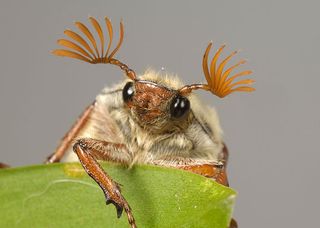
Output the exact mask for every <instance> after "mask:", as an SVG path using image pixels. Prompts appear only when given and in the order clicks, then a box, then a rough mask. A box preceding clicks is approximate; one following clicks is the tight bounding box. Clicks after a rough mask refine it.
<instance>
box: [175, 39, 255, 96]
mask: <svg viewBox="0 0 320 228" xmlns="http://www.w3.org/2000/svg"><path fill="white" fill-rule="evenodd" d="M211 47H212V42H210V43H209V45H208V46H207V49H206V51H205V53H204V55H203V60H202V68H203V73H204V75H205V77H206V80H207V83H208V84H192V85H186V86H184V87H182V88H181V89H180V90H179V92H180V94H182V95H188V94H190V93H191V92H192V91H193V90H197V89H204V90H207V91H210V92H211V93H213V94H214V95H216V96H218V97H220V98H223V97H225V96H227V95H229V94H231V93H233V92H236V91H242V92H252V91H254V90H255V89H254V88H252V87H250V86H246V85H251V84H252V83H253V82H254V80H252V79H245V80H240V81H238V82H235V83H232V82H233V81H234V79H236V78H238V77H240V76H244V75H248V74H251V73H252V71H250V70H247V71H242V72H240V73H237V74H235V75H233V76H231V77H229V78H228V76H229V75H230V73H231V71H232V70H234V69H235V68H236V67H238V66H240V65H242V64H244V63H246V61H245V60H241V61H240V62H238V63H237V64H235V65H233V66H231V67H230V68H228V69H227V70H226V71H223V68H224V66H225V65H226V64H227V62H228V61H229V60H230V59H231V58H232V57H233V56H234V55H235V54H237V51H234V52H232V53H231V54H230V55H229V56H228V57H226V58H225V59H224V60H223V61H221V63H220V64H218V66H216V65H217V60H218V58H219V56H220V54H221V52H222V50H223V49H224V48H225V45H222V46H221V47H220V48H219V49H218V50H217V52H216V54H215V55H214V56H213V58H212V60H211V63H210V68H209V66H208V56H209V52H210V49H211ZM237 85H245V86H238V87H235V86H237Z"/></svg>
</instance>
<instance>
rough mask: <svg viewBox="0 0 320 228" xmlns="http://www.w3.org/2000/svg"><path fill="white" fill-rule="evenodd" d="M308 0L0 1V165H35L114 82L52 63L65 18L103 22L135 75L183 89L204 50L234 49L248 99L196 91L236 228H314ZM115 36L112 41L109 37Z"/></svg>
mask: <svg viewBox="0 0 320 228" xmlns="http://www.w3.org/2000/svg"><path fill="white" fill-rule="evenodd" d="M319 6H320V5H319V3H317V1H314V2H313V1H289V0H287V1H275V0H269V1H257V0H255V1H249V0H246V1H226V0H223V1H198V2H196V1H192V2H191V1H180V2H173V1H158V2H148V1H130V2H129V1H128V2H123V1H113V2H111V1H106V0H104V1H61V0H59V1H9V0H8V1H3V0H2V1H1V2H0V29H1V30H0V35H1V36H0V40H1V42H0V69H1V76H0V105H1V109H0V110H1V111H0V117H1V118H0V126H1V129H0V143H1V156H0V160H1V161H2V162H6V163H9V164H11V165H14V166H21V165H30V164H35V163H41V162H42V161H43V160H44V159H45V157H46V156H47V155H48V154H49V153H51V152H52V151H53V150H54V149H55V147H56V145H57V143H58V141H59V139H60V138H61V137H62V136H63V134H64V133H65V132H66V131H67V130H68V128H69V127H70V125H71V124H72V123H73V121H74V120H75V119H76V118H77V116H78V115H79V113H80V112H81V111H82V110H83V109H84V107H85V106H86V105H88V104H89V103H90V102H91V101H93V99H94V97H95V95H96V94H97V93H98V92H99V91H100V90H101V89H102V88H103V87H104V86H105V85H111V84H114V83H115V82H117V81H119V80H120V79H121V78H122V76H121V72H120V71H119V70H118V69H117V68H116V67H111V66H106V65H89V64H85V63H81V62H78V61H72V60H69V59H62V58H58V57H55V56H53V55H51V54H50V53H49V51H50V50H52V49H54V48H56V47H57V45H56V43H55V42H56V40H57V39H58V38H62V37H63V30H64V29H65V28H72V29H75V27H74V25H73V24H72V22H73V21H75V20H80V21H82V22H87V17H88V16H89V15H90V16H95V17H97V18H98V19H99V20H100V21H101V20H102V18H103V17H104V16H106V15H107V16H109V17H110V18H111V19H112V21H113V23H114V25H115V29H116V30H117V31H118V23H119V21H120V19H121V18H122V19H123V21H124V23H125V32H126V35H125V41H124V45H123V46H122V48H121V50H120V52H119V54H118V55H117V56H118V57H119V59H121V60H123V61H124V62H126V63H128V64H129V65H130V66H131V67H132V68H133V69H135V70H136V72H138V73H142V72H143V71H144V70H145V69H146V68H148V67H152V68H154V69H156V70H160V69H161V67H165V69H166V71H168V72H173V73H177V74H179V75H180V76H181V78H182V79H183V80H184V81H185V82H186V83H193V82H200V81H202V80H204V77H203V74H202V70H201V58H202V54H203V52H204V50H205V47H206V45H207V43H208V41H210V40H213V41H214V43H215V44H216V46H215V47H217V45H220V44H222V43H227V44H228V48H227V52H225V53H229V52H230V51H232V50H234V49H239V48H240V49H242V50H243V51H242V52H241V53H240V54H239V55H238V56H237V57H236V58H235V59H234V60H233V63H235V62H236V61H237V60H239V59H240V58H247V59H248V60H249V63H248V64H247V65H246V66H245V67H243V68H242V69H252V70H254V74H253V75H252V77H253V78H254V79H256V81H257V83H256V84H255V87H256V89H257V91H256V92H255V93H251V94H244V93H241V94H240V93H238V94H233V95H232V96H230V97H227V98H225V99H223V100H220V99H218V98H216V97H214V96H211V95H210V94H209V93H206V92H203V91H199V92H198V94H199V95H200V96H201V97H202V98H203V100H205V101H206V102H207V103H208V104H209V105H214V106H215V107H216V108H217V110H218V111H219V114H220V117H221V122H222V126H223V129H224V131H225V141H226V142H227V145H228V146H229V149H230V152H231V160H230V165H229V174H230V181H231V184H232V186H233V187H234V188H235V189H236V190H237V191H238V192H239V197H238V199H237V204H236V208H235V217H236V218H237V219H238V221H239V224H240V227H254V228H255V227H318V226H319V225H318V221H317V218H316V217H317V216H319V192H320V185H319V181H318V177H319V168H318V167H319V164H318V162H319V161H320V159H319V147H318V142H319V130H320V121H319V116H320V109H319V104H318V102H317V100H318V99H319V95H320V93H319V91H318V87H319V85H320V75H319V71H320V70H319V66H318V65H319V64H318V63H319V53H320V44H319V41H320V39H319V38H320V29H319V19H320V16H319V9H320V8H319ZM116 34H118V33H117V32H116Z"/></svg>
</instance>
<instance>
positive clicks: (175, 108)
mask: <svg viewBox="0 0 320 228" xmlns="http://www.w3.org/2000/svg"><path fill="white" fill-rule="evenodd" d="M122 96H123V101H124V103H125V106H126V107H127V108H128V109H129V110H130V113H131V115H132V117H133V118H134V119H135V120H136V122H138V123H139V125H140V126H142V127H144V128H148V130H150V131H152V132H163V131H167V132H171V131H172V132H173V131H176V130H179V129H183V128H184V127H185V126H186V124H187V120H188V119H189V118H188V117H189V116H190V101H189V100H188V98H187V97H185V96H182V95H181V94H180V93H179V91H178V90H174V89H169V88H167V87H166V86H162V85H160V84H157V83H155V82H152V81H147V80H135V81H133V82H132V81H130V82H127V84H126V85H125V86H124V88H123V90H122Z"/></svg>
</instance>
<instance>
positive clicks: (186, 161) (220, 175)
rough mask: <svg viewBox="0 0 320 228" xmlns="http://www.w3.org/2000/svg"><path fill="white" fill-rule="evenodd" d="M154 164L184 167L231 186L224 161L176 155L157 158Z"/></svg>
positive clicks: (177, 167)
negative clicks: (161, 158)
mask: <svg viewBox="0 0 320 228" xmlns="http://www.w3.org/2000/svg"><path fill="white" fill-rule="evenodd" d="M152 164H154V165H159V166H165V167H172V168H176V169H183V170H186V171H189V172H193V173H196V174H199V175H201V176H204V177H207V178H211V179H213V180H215V181H216V182H218V183H220V184H223V185H225V186H229V183H228V178H227V174H226V169H225V163H223V162H217V161H208V160H198V159H192V158H182V157H175V158H171V159H170V158H166V159H163V160H156V161H153V162H152Z"/></svg>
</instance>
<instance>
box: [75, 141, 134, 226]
mask: <svg viewBox="0 0 320 228" xmlns="http://www.w3.org/2000/svg"><path fill="white" fill-rule="evenodd" d="M119 145H121V144H113V143H108V142H102V141H98V140H94V139H79V140H78V141H77V142H76V143H75V144H74V146H73V150H74V152H75V153H76V154H77V156H78V158H79V160H80V162H81V164H82V166H83V168H84V170H85V171H86V172H87V173H88V175H89V176H90V177H91V178H92V179H94V180H95V181H96V182H97V184H98V185H99V186H100V188H101V189H102V191H103V193H104V195H105V197H106V204H110V203H112V204H113V205H114V206H115V207H116V209H117V215H118V218H119V217H120V216H121V214H122V211H123V209H124V210H125V212H126V213H127V216H128V221H129V223H130V225H131V227H132V228H134V227H136V224H135V219H134V217H133V214H132V211H131V208H130V206H129V204H128V202H127V201H126V199H125V198H124V197H123V196H122V194H121V190H120V187H119V185H118V184H117V183H116V182H115V181H114V180H112V178H111V177H110V176H109V175H108V174H107V173H106V172H105V171H104V170H103V169H102V167H101V166H100V165H99V163H98V162H97V160H96V158H97V157H98V158H99V156H98V154H99V151H100V154H102V155H103V154H106V153H107V152H106V149H107V148H108V147H109V146H115V147H118V148H120V147H119Z"/></svg>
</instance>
